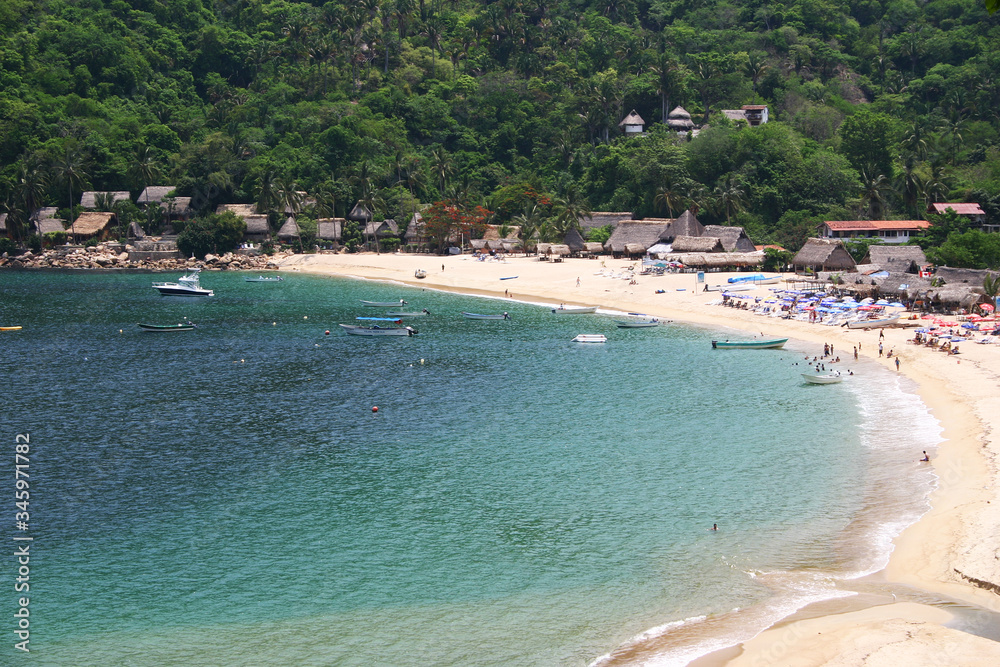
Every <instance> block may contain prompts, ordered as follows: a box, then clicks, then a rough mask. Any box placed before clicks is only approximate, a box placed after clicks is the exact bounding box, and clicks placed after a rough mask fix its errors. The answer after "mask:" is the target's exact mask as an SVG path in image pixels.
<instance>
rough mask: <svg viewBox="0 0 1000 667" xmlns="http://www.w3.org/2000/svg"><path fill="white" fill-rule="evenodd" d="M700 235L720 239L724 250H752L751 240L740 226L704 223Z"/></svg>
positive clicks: (753, 249)
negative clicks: (703, 228)
mask: <svg viewBox="0 0 1000 667" xmlns="http://www.w3.org/2000/svg"><path fill="white" fill-rule="evenodd" d="M701 235H702V236H715V237H717V238H718V239H719V240H720V241H722V249H723V250H725V251H726V252H754V251H755V250H756V248H755V247H754V245H753V241H751V240H750V237H749V236H747V233H746V232H745V231H743V228H742V227H730V226H728V225H706V226H705V230H704V231H703V232H702V233H701Z"/></svg>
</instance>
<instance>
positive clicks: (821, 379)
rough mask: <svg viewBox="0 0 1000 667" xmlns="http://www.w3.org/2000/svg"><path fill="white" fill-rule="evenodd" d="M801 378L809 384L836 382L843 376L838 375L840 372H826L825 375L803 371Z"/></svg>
mask: <svg viewBox="0 0 1000 667" xmlns="http://www.w3.org/2000/svg"><path fill="white" fill-rule="evenodd" d="M802 379H803V380H805V381H806V382H808V383H810V384H837V383H838V382H840V381H841V380H843V379H844V378H843V376H841V375H840V373H827V374H826V375H812V374H811V373H803V374H802Z"/></svg>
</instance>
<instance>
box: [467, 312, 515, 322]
mask: <svg viewBox="0 0 1000 667" xmlns="http://www.w3.org/2000/svg"><path fill="white" fill-rule="evenodd" d="M462 317H464V318H465V319H467V320H509V319H510V315H508V314H507V311H504V312H503V313H502V314H500V315H483V314H481V313H466V312H463V313H462Z"/></svg>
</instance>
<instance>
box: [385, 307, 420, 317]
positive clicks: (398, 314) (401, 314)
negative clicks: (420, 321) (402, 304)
mask: <svg viewBox="0 0 1000 667" xmlns="http://www.w3.org/2000/svg"><path fill="white" fill-rule="evenodd" d="M430 314H431V311H429V310H427V309H426V308H424V309H423V310H409V311H399V310H394V311H392V312H389V313H386V314H385V315H386V317H423V316H424V315H430Z"/></svg>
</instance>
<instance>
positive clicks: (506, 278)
mask: <svg viewBox="0 0 1000 667" xmlns="http://www.w3.org/2000/svg"><path fill="white" fill-rule="evenodd" d="M514 278H517V276H504V277H502V278H500V280H514Z"/></svg>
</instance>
